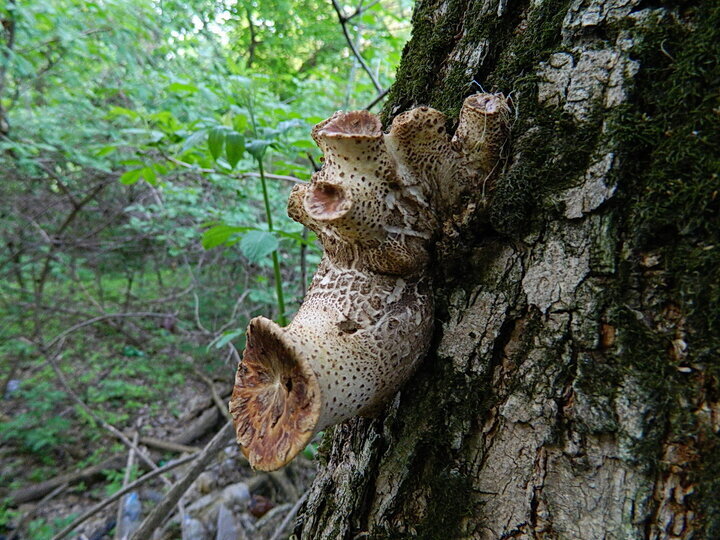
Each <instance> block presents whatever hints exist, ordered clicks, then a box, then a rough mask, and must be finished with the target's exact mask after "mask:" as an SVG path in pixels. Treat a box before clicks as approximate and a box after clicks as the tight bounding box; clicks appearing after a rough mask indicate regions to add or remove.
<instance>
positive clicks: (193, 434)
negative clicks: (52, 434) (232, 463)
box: [9, 407, 220, 505]
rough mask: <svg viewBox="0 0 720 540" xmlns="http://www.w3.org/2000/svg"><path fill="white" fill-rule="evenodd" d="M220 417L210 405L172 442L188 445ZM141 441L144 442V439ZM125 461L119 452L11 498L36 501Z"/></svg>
mask: <svg viewBox="0 0 720 540" xmlns="http://www.w3.org/2000/svg"><path fill="white" fill-rule="evenodd" d="M219 418H220V413H218V411H217V408H216V407H210V408H209V409H207V410H206V411H205V412H204V413H203V414H201V415H200V416H199V417H198V418H196V419H195V420H194V421H193V422H191V423H190V424H189V425H188V427H187V428H186V429H185V431H183V433H181V434H180V435H178V436H177V437H174V438H173V439H171V440H170V444H173V443H174V444H177V445H186V444H188V443H190V442H192V441H195V440H197V439H199V438H200V437H202V436H203V435H205V433H207V432H208V430H209V429H210V428H212V427H213V426H214V425H215V424H216V423H217V421H218V419H219ZM140 442H142V439H141V441H140ZM143 444H145V443H143ZM148 446H152V444H148ZM172 451H175V450H172ZM124 462H125V455H124V454H117V455H115V456H112V457H109V458H107V459H106V460H105V461H103V462H102V463H98V464H97V465H91V466H90V467H86V468H85V469H83V470H81V471H75V472H71V473H65V474H61V475H59V476H56V477H54V478H51V479H49V480H46V481H45V482H41V483H39V484H34V485H31V486H27V487H24V488H20V489H18V490H17V491H16V492H15V493H11V494H10V496H9V499H10V500H11V501H12V504H14V505H19V504H23V503H26V502H29V501H34V500H35V499H39V498H40V497H42V496H43V495H46V494H47V493H50V492H51V491H52V490H54V489H55V488H57V487H58V486H60V485H62V484H65V483H67V484H68V485H72V484H75V483H76V482H80V481H90V480H92V479H94V478H97V477H99V476H101V475H102V473H103V472H104V471H107V470H115V469H119V468H121V467H122V466H123V463H124Z"/></svg>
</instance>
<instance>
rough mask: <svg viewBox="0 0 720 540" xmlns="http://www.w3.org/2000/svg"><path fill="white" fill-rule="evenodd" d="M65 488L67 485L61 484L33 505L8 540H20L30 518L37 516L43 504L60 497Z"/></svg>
mask: <svg viewBox="0 0 720 540" xmlns="http://www.w3.org/2000/svg"><path fill="white" fill-rule="evenodd" d="M67 487H68V484H67V483H65V484H61V485H59V486H58V487H57V488H55V489H54V490H53V491H51V492H50V493H48V494H47V495H46V496H45V497H43V499H42V500H41V501H40V502H39V503H37V505H35V507H34V508H33V509H32V510H30V511H29V512H28V513H27V514H25V515H24V516H23V518H22V519H21V520H20V523H18V526H17V527H16V528H15V531H14V532H13V533H12V534H11V535H10V538H9V539H8V540H18V539H19V538H20V533H21V532H22V531H23V529H24V528H25V527H26V526H27V524H28V523H30V521H31V520H32V518H34V517H35V514H37V512H38V510H40V509H41V508H42V507H43V505H44V504H45V503H47V502H49V501H50V500H52V499H54V498H55V497H57V496H58V495H60V494H61V493H62V492H63V491H65V490H66V489H67Z"/></svg>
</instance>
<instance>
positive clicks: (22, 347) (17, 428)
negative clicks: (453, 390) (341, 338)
mask: <svg viewBox="0 0 720 540" xmlns="http://www.w3.org/2000/svg"><path fill="white" fill-rule="evenodd" d="M356 7H357V5H356V4H352V5H350V4H349V5H347V6H344V9H345V11H346V13H347V14H348V15H349V14H351V13H352V12H353V10H354V9H355V8H356ZM410 7H411V2H410V1H409V0H384V1H383V2H381V3H371V2H366V5H365V8H366V11H364V12H363V13H362V14H361V15H359V16H357V17H354V18H352V20H351V22H350V23H349V24H348V27H349V30H350V33H351V36H352V38H353V39H354V40H355V42H356V43H357V44H358V47H359V49H360V51H361V52H362V54H363V56H364V58H365V60H366V62H367V63H368V65H369V66H370V67H371V69H372V70H373V72H374V73H375V75H376V77H377V78H378V80H379V81H380V82H381V84H382V85H383V87H389V86H390V84H391V82H392V80H391V76H392V74H393V73H394V70H395V66H396V64H397V62H398V61H399V56H400V49H401V47H402V44H403V43H404V41H405V39H406V33H407V30H408V29H409V25H408V23H407V18H408V17H409V10H410ZM0 20H2V22H3V25H2V28H1V29H0V176H1V177H2V178H3V181H2V182H1V183H0V320H2V321H3V324H2V325H0V357H2V358H3V362H2V363H0V380H3V381H4V380H12V381H13V384H15V382H16V381H20V382H21V384H20V387H19V389H16V390H14V391H13V392H11V393H9V394H8V395H7V399H5V400H3V402H2V411H0V413H1V414H2V420H3V421H2V423H1V424H0V442H2V444H3V446H6V445H7V446H8V448H9V449H10V450H9V451H8V456H9V457H8V458H7V463H5V462H4V463H3V466H4V468H3V470H4V471H6V470H7V471H10V472H9V473H8V475H7V477H8V478H9V477H10V475H13V480H15V481H16V482H21V481H22V482H28V481H39V480H41V479H43V477H45V476H47V475H48V474H50V473H52V472H56V470H57V469H70V468H73V467H74V466H75V465H77V464H74V463H72V460H71V459H70V456H71V455H73V456H76V455H78V453H82V451H83V450H84V449H86V448H89V449H91V450H93V451H91V452H90V453H89V455H88V457H86V458H85V459H84V460H82V461H83V462H84V463H86V464H88V463H97V462H99V461H100V460H102V459H104V458H105V457H106V456H107V454H108V452H112V451H116V450H117V449H113V448H112V447H111V446H112V445H108V444H106V441H107V438H106V437H107V434H106V433H105V431H104V430H102V428H101V427H100V426H98V425H97V422H96V420H94V419H93V418H92V416H90V415H89V414H88V413H87V412H86V411H85V410H84V409H83V408H81V407H79V406H77V405H76V404H75V403H74V401H73V400H72V399H71V398H70V396H69V395H68V394H67V392H66V391H65V390H64V389H63V387H62V385H61V384H60V383H59V381H58V380H57V376H56V375H55V373H54V372H53V371H52V370H51V369H50V368H49V367H47V365H46V360H47V357H53V358H55V360H56V362H57V364H58V365H59V366H60V369H61V370H62V372H63V373H64V374H65V376H66V378H67V379H68V381H69V384H70V386H71V388H72V390H73V391H74V392H75V393H77V394H78V396H79V397H80V398H81V399H82V400H83V401H84V402H85V403H87V404H88V406H89V407H90V408H91V409H92V410H93V412H94V413H95V414H96V415H98V416H99V417H100V418H101V419H103V420H104V421H107V422H110V423H112V424H114V425H115V426H116V427H117V428H118V429H121V430H122V429H127V428H128V427H129V426H131V425H132V424H133V422H134V421H135V419H136V418H137V417H138V416H139V415H141V416H143V417H144V418H147V416H148V415H150V416H152V415H153V414H154V413H155V412H157V411H159V410H160V409H162V411H163V413H164V414H167V413H168V411H178V412H179V411H181V410H182V403H180V402H179V401H178V400H181V399H184V398H186V397H187V396H186V395H185V394H183V391H184V390H183V389H185V388H187V387H188V379H190V378H192V377H193V373H194V371H193V364H194V365H195V366H207V365H212V366H216V367H217V370H218V371H219V373H220V376H222V377H224V378H227V379H228V380H230V379H231V377H232V368H229V367H228V366H227V365H226V364H224V363H223V362H227V359H228V358H229V356H228V352H229V351H230V352H232V351H231V350H230V347H232V345H233V344H235V345H236V346H237V347H238V348H242V343H243V340H244V329H245V327H246V326H247V322H248V320H249V319H250V318H251V317H253V316H255V315H258V314H261V313H262V314H265V315H267V316H273V317H275V318H276V319H277V320H278V321H281V322H282V321H284V320H285V317H286V316H289V315H291V314H292V311H293V310H294V309H296V306H297V305H298V303H299V299H300V298H299V296H300V294H301V291H302V288H303V285H304V284H302V283H301V278H302V279H305V280H307V276H308V275H310V274H311V273H312V268H313V267H314V265H316V264H317V263H318V261H319V259H320V250H319V248H318V247H317V246H316V244H315V241H314V235H312V234H308V233H307V232H305V231H303V229H302V227H301V226H300V225H298V224H297V223H295V222H293V221H291V220H290V219H289V218H288V217H287V216H286V210H285V207H286V202H287V197H288V194H289V191H290V189H291V187H292V185H293V182H296V181H307V180H308V179H309V178H310V176H311V174H312V172H313V165H312V163H311V160H313V159H314V160H315V161H316V162H317V161H318V159H319V152H318V150H317V149H316V147H315V144H314V143H313V142H312V140H311V138H310V136H309V133H310V128H311V126H312V125H313V124H315V123H317V122H319V121H321V120H323V119H324V118H326V117H327V116H329V115H331V114H332V113H333V112H334V111H335V110H337V109H339V108H362V107H364V106H366V105H367V104H368V103H369V102H370V101H372V100H373V99H374V98H375V96H376V94H377V91H376V89H375V88H374V86H373V84H372V83H371V81H370V79H369V78H368V77H367V75H366V74H365V73H364V72H363V70H362V69H360V67H359V64H358V62H357V60H356V59H355V58H354V57H353V56H352V54H350V52H349V49H348V47H347V43H346V41H345V37H344V35H343V33H342V31H341V28H340V25H339V23H338V20H337V16H336V13H335V11H334V10H333V9H332V6H331V4H330V3H329V2H326V1H325V0H273V1H270V2H250V1H245V0H240V1H232V2H231V1H229V0H227V1H226V0H221V1H219V2H218V1H215V0H213V1H211V0H190V1H189V2H178V1H174V0H162V1H159V0H123V1H119V0H108V1H104V2H87V1H84V0H50V1H41V0H28V1H23V2H5V3H0ZM11 28H12V35H13V37H12V39H9V38H8V36H9V35H10V30H9V29H11ZM287 177H291V178H290V180H289V181H288V179H287ZM141 314H149V315H141ZM114 315H119V316H118V317H114ZM232 358H234V357H232ZM5 359H7V362H5ZM230 362H232V360H231V361H230ZM218 366H219V367H218ZM178 394H181V395H178ZM100 441H102V444H101V442H100ZM98 446H102V448H100V449H99V448H98ZM71 450H72V451H71ZM4 459H5V458H4ZM27 463H32V466H30V467H28V466H26V465H27ZM30 471H34V473H32V474H31V473H30ZM109 474H110V477H109V479H108V481H109V482H110V484H111V486H112V487H113V488H114V487H116V485H117V483H118V481H119V480H118V476H117V475H118V474H119V473H117V474H115V473H109ZM113 474H115V476H113ZM3 481H5V478H3ZM2 516H4V517H2ZM12 517H13V516H12V515H11V514H9V513H8V512H5V511H4V510H3V512H2V513H0V520H2V519H5V523H1V522H0V533H2V532H4V531H3V527H4V525H5V524H6V523H7V521H8V520H9V519H11V518H12ZM53 528H54V527H53V526H52V525H50V524H48V523H45V522H43V521H42V520H36V521H34V522H32V523H31V524H30V527H29V528H28V530H27V531H26V533H27V534H28V535H29V537H32V538H35V537H37V538H44V537H47V536H49V535H51V531H52V530H53Z"/></svg>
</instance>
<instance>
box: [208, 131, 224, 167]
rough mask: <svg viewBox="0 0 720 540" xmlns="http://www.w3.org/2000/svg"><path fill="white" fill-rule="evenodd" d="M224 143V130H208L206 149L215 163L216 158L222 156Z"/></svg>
mask: <svg viewBox="0 0 720 540" xmlns="http://www.w3.org/2000/svg"><path fill="white" fill-rule="evenodd" d="M224 143H225V128H224V127H221V126H220V127H216V128H212V129H211V130H210V133H208V148H209V149H210V154H211V155H212V157H213V159H214V160H215V161H217V158H219V157H220V154H222V149H223V144H224Z"/></svg>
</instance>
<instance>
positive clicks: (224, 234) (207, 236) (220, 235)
mask: <svg viewBox="0 0 720 540" xmlns="http://www.w3.org/2000/svg"><path fill="white" fill-rule="evenodd" d="M248 230H251V228H250V227H232V226H230V225H216V226H215V227H211V228H209V229H208V230H207V231H205V233H204V234H203V238H202V246H203V247H204V248H205V249H212V248H214V247H217V246H219V245H221V244H227V243H229V242H230V239H231V238H232V237H233V236H235V235H236V234H238V233H241V232H245V231H248Z"/></svg>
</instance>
